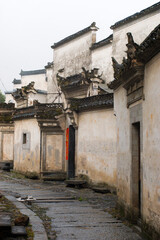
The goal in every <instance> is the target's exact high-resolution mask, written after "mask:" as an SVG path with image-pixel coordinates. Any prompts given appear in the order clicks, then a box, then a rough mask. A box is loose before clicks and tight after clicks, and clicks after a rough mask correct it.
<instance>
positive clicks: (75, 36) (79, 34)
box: [51, 22, 98, 49]
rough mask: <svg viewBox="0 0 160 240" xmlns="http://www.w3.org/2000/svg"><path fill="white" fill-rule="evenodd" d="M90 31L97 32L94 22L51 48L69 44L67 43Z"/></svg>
mask: <svg viewBox="0 0 160 240" xmlns="http://www.w3.org/2000/svg"><path fill="white" fill-rule="evenodd" d="M92 30H96V31H97V30H98V28H97V27H96V23H95V22H93V23H92V24H91V25H90V26H89V27H86V28H84V29H83V30H81V31H79V32H76V33H74V34H72V35H70V36H68V37H66V38H64V39H62V40H60V41H59V42H57V43H54V45H52V46H51V48H53V49H55V48H57V47H59V46H61V45H62V44H64V43H67V42H69V41H71V40H73V39H75V38H77V37H79V36H82V35H83V34H85V33H87V32H89V31H92Z"/></svg>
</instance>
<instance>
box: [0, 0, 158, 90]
mask: <svg viewBox="0 0 160 240" xmlns="http://www.w3.org/2000/svg"><path fill="white" fill-rule="evenodd" d="M156 2H158V1H154V0H134V1H129V0H110V1H107V0H98V1H97V0H0V80H1V82H3V84H4V86H5V88H6V90H7V91H9V90H12V81H13V79H14V78H18V79H19V78H20V76H19V73H20V70H21V69H23V70H34V69H41V68H44V66H45V65H46V64H47V62H50V61H53V51H52V49H51V48H50V46H51V45H53V43H54V42H58V41H59V40H61V39H63V38H65V37H67V36H69V35H71V34H73V33H75V32H77V31H79V30H81V29H83V28H85V27H88V26H89V25H90V24H91V23H92V22H96V25H97V26H98V27H99V28H100V29H99V31H98V33H97V41H99V40H101V39H103V38H106V37H107V36H108V35H109V34H111V33H112V32H111V30H110V26H111V25H113V24H114V23H115V22H117V21H119V20H121V19H123V18H125V17H127V16H129V15H131V14H134V13H136V12H138V11H140V10H142V9H144V8H146V7H149V6H151V5H153V4H155V3H156ZM1 82H0V89H1V90H2V91H5V89H4V87H3V85H2V83H1Z"/></svg>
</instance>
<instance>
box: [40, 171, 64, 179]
mask: <svg viewBox="0 0 160 240" xmlns="http://www.w3.org/2000/svg"><path fill="white" fill-rule="evenodd" d="M66 178H67V173H66V172H63V171H54V172H42V173H41V179H42V180H44V181H64V180H66Z"/></svg>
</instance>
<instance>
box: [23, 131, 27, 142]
mask: <svg viewBox="0 0 160 240" xmlns="http://www.w3.org/2000/svg"><path fill="white" fill-rule="evenodd" d="M26 143H27V134H26V133H23V144H26Z"/></svg>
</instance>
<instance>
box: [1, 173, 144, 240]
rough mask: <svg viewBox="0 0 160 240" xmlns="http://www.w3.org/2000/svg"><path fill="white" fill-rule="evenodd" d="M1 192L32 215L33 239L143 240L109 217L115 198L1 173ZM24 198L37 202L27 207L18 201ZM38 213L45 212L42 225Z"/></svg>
mask: <svg viewBox="0 0 160 240" xmlns="http://www.w3.org/2000/svg"><path fill="white" fill-rule="evenodd" d="M0 190H1V193H2V194H3V195H5V196H6V197H7V198H8V199H9V200H10V201H12V202H13V203H14V204H15V205H16V206H17V208H20V209H21V211H22V212H23V213H24V214H26V215H28V214H29V218H30V221H31V225H32V229H33V231H34V239H37V240H38V239H39V240H40V239H41V240H45V239H57V240H71V239H78V240H84V239H85V240H97V239H99V240H103V239H104V240H142V238H141V237H140V236H139V235H138V234H137V233H136V232H135V231H133V229H132V228H129V227H128V226H127V225H126V224H124V223H123V222H122V221H121V220H117V219H115V218H114V217H112V216H111V215H110V214H109V213H108V212H109V211H111V209H113V208H114V207H115V203H116V196H115V195H112V194H100V193H95V192H93V191H92V190H90V189H87V188H86V189H73V188H67V187H66V186H65V184H64V182H42V181H40V180H30V179H26V178H24V179H23V178H22V179H18V178H16V176H15V175H14V173H4V172H2V171H1V174H0ZM25 196H32V197H33V198H36V200H35V202H34V203H32V204H31V205H27V204H25V205H24V204H22V203H20V202H18V200H17V199H16V197H25ZM34 211H35V213H36V214H35V213H34ZM38 212H39V213H42V212H43V213H44V212H45V217H44V215H43V217H42V221H43V222H42V221H41V220H40V219H39V217H37V215H39V214H37V213H38ZM39 216H40V215H39ZM45 221H48V222H49V224H50V228H49V229H47V231H46V232H47V234H46V233H45V230H44V228H43V225H42V223H43V224H44V226H47V224H46V222H45Z"/></svg>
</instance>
